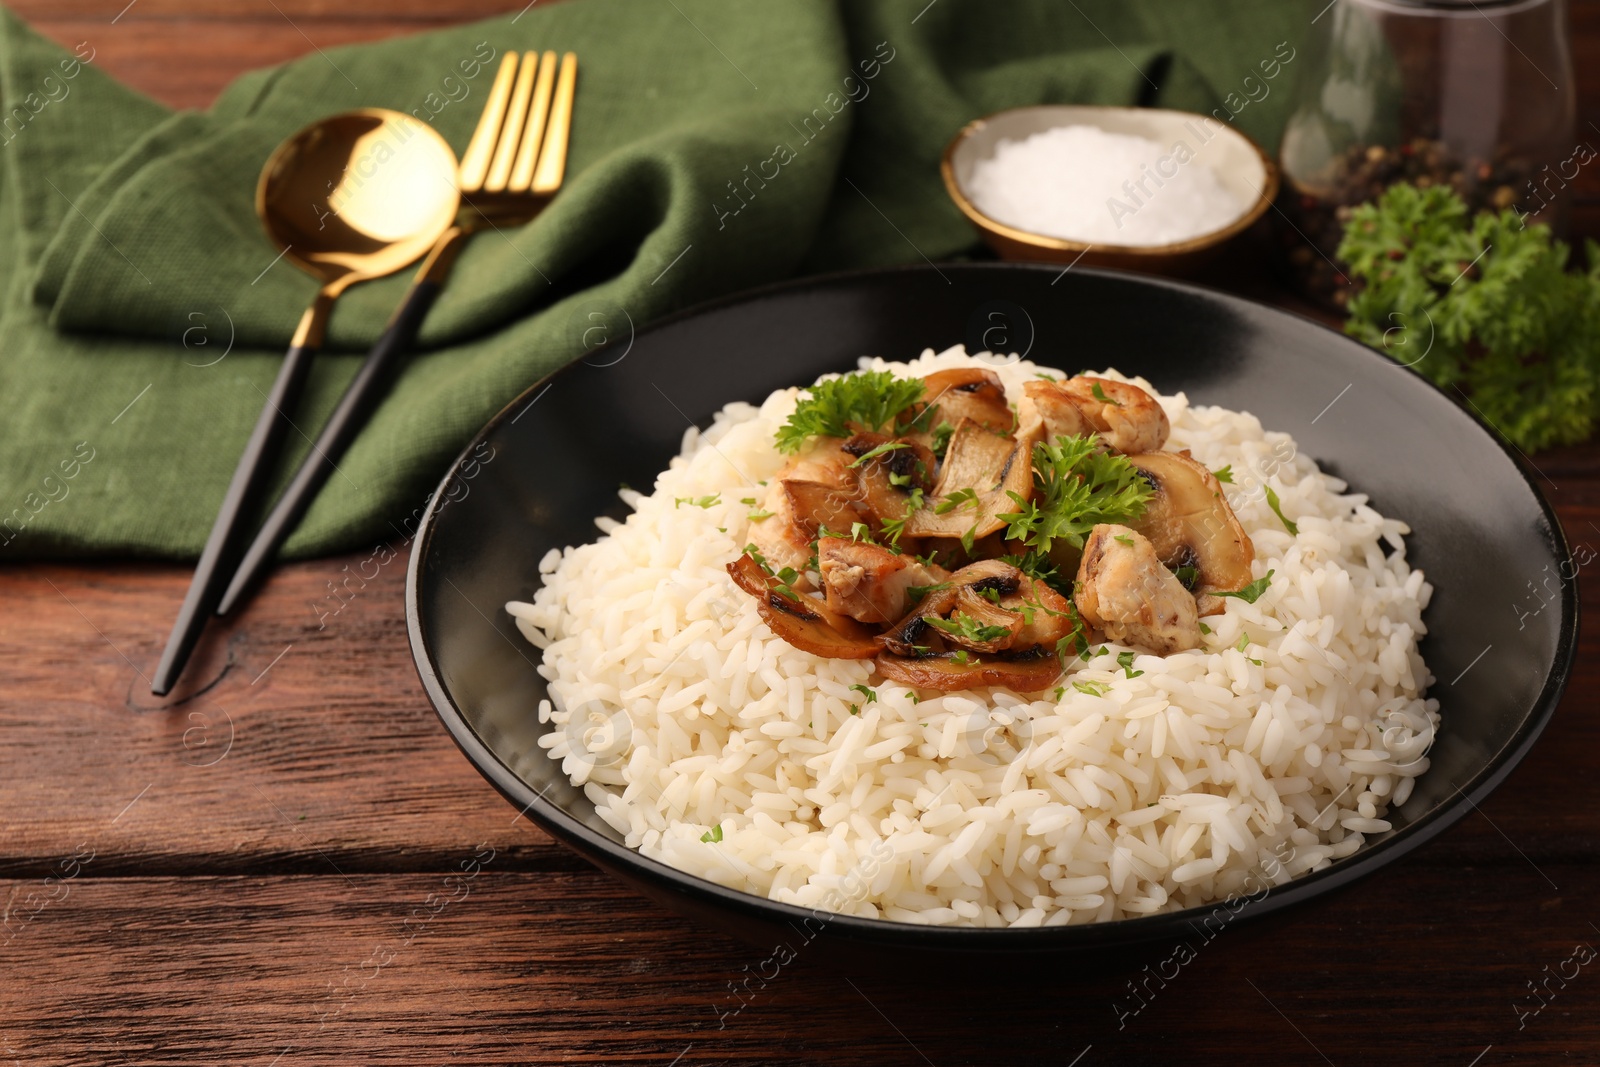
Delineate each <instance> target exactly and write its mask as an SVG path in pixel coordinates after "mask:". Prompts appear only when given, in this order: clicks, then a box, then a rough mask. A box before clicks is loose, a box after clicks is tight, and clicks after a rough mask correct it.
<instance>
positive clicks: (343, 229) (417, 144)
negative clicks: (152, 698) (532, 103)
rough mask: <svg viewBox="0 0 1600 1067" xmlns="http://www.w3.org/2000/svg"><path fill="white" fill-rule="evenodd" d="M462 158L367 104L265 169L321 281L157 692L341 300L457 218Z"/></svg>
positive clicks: (290, 232)
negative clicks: (458, 168) (458, 159)
mask: <svg viewBox="0 0 1600 1067" xmlns="http://www.w3.org/2000/svg"><path fill="white" fill-rule="evenodd" d="M459 202H460V194H459V193H458V192H457V189H456V157H455V153H454V152H453V151H451V149H450V146H449V144H447V143H446V142H445V140H444V138H442V137H440V136H439V134H438V133H436V132H435V131H434V130H433V128H432V127H431V126H429V125H427V124H426V123H423V122H419V121H417V120H416V119H414V118H412V117H411V116H409V115H404V114H401V113H400V112H398V111H387V110H383V109H380V108H363V109H361V110H358V111H348V112H345V113H344V114H340V115H334V116H332V117H331V118H326V119H323V120H322V121H320V122H317V123H314V124H312V125H310V126H307V127H306V128H305V129H303V130H301V131H300V132H299V133H297V134H295V135H294V136H292V137H290V138H289V139H288V140H287V141H285V142H284V143H283V144H282V145H280V146H279V147H278V149H277V151H275V152H273V154H272V157H271V158H270V159H268V160H267V164H266V166H265V167H264V168H263V169H262V171H261V180H260V183H259V184H258V185H257V187H256V212H257V214H259V215H260V216H261V222H262V225H263V226H265V227H266V230H267V235H268V236H269V237H271V238H272V240H273V242H274V243H276V244H277V245H278V247H280V248H281V249H282V250H283V252H282V258H284V259H287V260H288V261H289V262H291V263H293V264H294V265H295V266H297V267H299V268H300V269H301V270H303V271H305V272H306V273H308V274H310V275H311V276H312V277H314V278H316V279H317V280H318V281H319V282H321V283H322V287H321V288H320V289H319V290H318V291H317V296H316V299H315V300H313V301H312V304H311V306H310V307H309V308H307V309H306V313H305V315H304V316H303V317H302V318H301V319H300V325H299V327H298V328H297V329H296V330H295V333H294V340H293V342H291V344H290V346H289V352H288V355H286V356H285V357H284V361H283V366H282V368H281V369H280V370H279V371H278V378H277V381H276V382H274V383H273V386H272V393H271V395H270V396H268V398H267V404H266V406H265V407H264V408H262V410H261V416H260V418H259V419H258V420H257V421H256V427H255V430H254V431H252V432H251V434H250V441H249V443H248V444H247V445H246V446H245V451H244V455H243V457H241V458H240V460H239V465H238V467H237V468H236V469H235V470H234V472H233V480H232V481H231V482H230V483H229V484H228V491H227V494H226V495H225V496H224V497H223V500H222V509H221V511H219V512H218V514H217V519H216V522H215V524H214V525H213V526H212V527H211V534H210V536H209V537H207V538H206V546H205V549H204V550H203V551H202V552H201V554H200V562H199V564H198V565H197V566H196V567H195V572H194V578H193V579H192V580H191V581H190V584H189V592H188V594H187V595H186V596H185V597H184V600H183V607H182V608H181V609H180V610H179V612H178V619H177V622H176V623H175V624H174V625H173V628H172V635H171V636H170V637H169V638H168V639H167V647H166V651H165V652H163V653H162V656H161V664H160V666H159V667H157V668H156V675H155V682H154V684H153V685H152V686H151V690H152V691H153V692H154V693H155V694H156V695H157V696H164V695H166V693H167V692H168V691H170V690H171V688H172V685H173V683H174V682H175V681H177V678H178V675H179V674H180V673H181V672H182V671H183V666H184V663H185V662H187V660H188V658H189V654H190V653H191V652H192V651H193V650H194V646H195V643H196V642H197V641H198V640H199V638H200V631H201V629H202V628H203V627H204V626H205V621H206V619H207V617H209V616H210V615H211V613H212V612H213V611H214V610H215V609H216V606H217V601H218V600H219V598H220V597H221V595H222V591H223V588H224V586H225V584H226V582H227V580H228V578H229V576H230V575H231V574H232V571H233V566H234V564H235V562H236V561H237V560H236V557H237V555H238V552H239V549H240V547H241V546H240V543H239V542H240V535H241V534H242V533H244V532H245V531H244V529H243V527H242V521H243V520H244V518H245V517H246V516H248V515H249V514H250V513H251V511H252V510H253V509H254V507H255V505H256V504H257V503H258V502H259V501H258V498H259V496H260V494H261V491H262V489H264V488H265V485H266V482H267V476H268V475H269V474H270V473H271V470H272V466H273V461H274V460H275V459H276V458H277V454H278V451H279V448H280V446H281V445H282V442H283V438H284V434H285V432H286V431H287V430H288V428H289V426H290V423H289V412H290V411H291V410H293V407H294V404H295V401H296V400H297V399H298V397H299V395H300V391H301V388H302V386H303V385H304V384H305V379H306V374H307V373H308V372H309V370H310V369H311V360H312V357H313V356H315V355H316V353H317V350H318V349H320V348H321V347H322V338H323V333H324V331H325V329H326V326H327V322H328V315H329V313H330V312H331V311H332V310H333V304H334V301H336V300H337V299H338V298H339V295H340V294H341V293H343V292H344V291H345V290H346V289H348V288H349V287H350V286H352V285H354V284H356V283H357V282H363V281H368V280H370V279H372V278H381V277H383V276H384V275H386V274H393V273H394V272H395V271H398V270H401V269H402V268H404V267H406V266H409V265H410V264H411V263H413V262H415V261H416V260H418V259H419V258H421V257H422V255H423V253H425V252H427V251H428V249H429V248H431V247H432V246H433V244H434V242H435V241H437V240H438V239H439V237H440V235H442V234H443V233H444V232H445V230H447V229H449V227H450V226H451V224H452V223H453V222H454V221H455V217H456V210H457V208H458V206H459Z"/></svg>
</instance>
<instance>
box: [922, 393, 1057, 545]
mask: <svg viewBox="0 0 1600 1067" xmlns="http://www.w3.org/2000/svg"><path fill="white" fill-rule="evenodd" d="M1036 429H1037V428H1035V431H1036ZM1038 441H1039V437H1038V434H1037V432H1032V433H1024V434H1019V435H1018V436H1016V437H999V436H997V435H995V434H993V433H991V432H990V431H988V430H986V429H984V428H983V427H982V426H980V425H979V424H978V423H976V422H973V421H972V420H971V419H962V420H961V422H960V424H959V425H957V426H956V431H955V433H954V434H952V435H951V437H950V448H949V450H948V451H947V452H946V453H945V457H944V467H943V468H942V469H941V470H940V471H939V484H938V485H937V486H936V487H935V490H934V495H933V497H932V498H930V499H929V500H928V501H927V503H926V505H925V506H924V507H922V508H920V509H919V510H918V511H917V512H916V513H915V514H913V515H912V516H911V518H910V519H909V520H907V522H906V533H907V534H910V535H911V536H913V537H954V538H962V537H966V538H968V539H976V538H979V537H987V536H988V535H989V534H992V533H995V532H997V531H999V530H1002V529H1005V526H1006V524H1005V522H1003V521H1002V520H1001V519H1000V518H999V516H1001V515H1003V514H1006V513H1007V512H1012V511H1015V510H1017V501H1016V499H1015V498H1014V497H1013V496H1012V495H1011V494H1013V493H1015V494H1016V496H1017V497H1020V498H1022V499H1023V500H1029V499H1031V498H1032V497H1033V446H1034V445H1035V444H1037V443H1038Z"/></svg>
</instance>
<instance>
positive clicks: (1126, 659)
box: [1117, 652, 1144, 678]
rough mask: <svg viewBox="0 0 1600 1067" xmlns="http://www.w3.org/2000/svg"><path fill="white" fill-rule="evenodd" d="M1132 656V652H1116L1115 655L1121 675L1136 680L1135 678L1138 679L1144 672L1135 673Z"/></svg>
mask: <svg viewBox="0 0 1600 1067" xmlns="http://www.w3.org/2000/svg"><path fill="white" fill-rule="evenodd" d="M1134 655H1135V653H1133V652H1118V653H1117V666H1119V667H1121V668H1122V671H1123V673H1124V674H1126V675H1127V676H1128V677H1129V678H1137V677H1139V675H1141V674H1143V673H1144V671H1136V670H1134V669H1133V657H1134Z"/></svg>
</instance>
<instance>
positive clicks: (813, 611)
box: [728, 554, 879, 659]
mask: <svg viewBox="0 0 1600 1067" xmlns="http://www.w3.org/2000/svg"><path fill="white" fill-rule="evenodd" d="M728 574H729V575H730V576H731V577H732V578H733V581H734V584H735V585H737V586H738V587H739V588H740V589H743V590H744V591H745V592H747V593H751V594H752V595H754V596H755V598H756V610H757V611H759V612H760V613H761V619H762V621H763V622H765V623H766V624H767V626H768V627H770V628H771V630H772V632H773V633H775V634H777V635H778V636H779V637H781V638H783V639H784V640H785V641H787V642H789V643H790V644H791V645H793V646H794V647H795V648H798V649H800V650H801V651H802V652H810V653H811V654H812V655H814V656H822V657H824V658H827V659H870V658H872V657H873V656H875V655H877V654H878V652H879V646H878V645H877V644H876V643H875V642H874V641H873V640H872V631H871V630H869V629H867V628H866V627H865V626H862V625H861V624H860V623H858V622H856V621H855V620H854V619H851V618H847V617H846V616H844V615H841V614H839V613H838V612H836V611H834V610H832V609H831V608H829V607H828V606H827V605H826V604H824V603H823V602H822V601H820V600H817V599H816V598H814V597H809V596H805V595H803V594H796V595H794V596H790V595H788V593H786V592H784V591H780V590H779V588H778V585H779V584H781V583H779V582H778V581H777V580H776V579H775V578H773V577H771V576H770V575H768V574H767V573H766V572H765V571H764V570H762V568H761V565H760V564H759V563H757V562H756V561H755V559H754V558H753V557H752V556H750V555H748V554H746V555H743V556H740V557H739V558H738V559H736V560H734V561H733V562H732V563H730V564H728Z"/></svg>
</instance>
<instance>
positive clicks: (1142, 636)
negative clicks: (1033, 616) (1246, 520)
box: [1076, 523, 1200, 656]
mask: <svg viewBox="0 0 1600 1067" xmlns="http://www.w3.org/2000/svg"><path fill="white" fill-rule="evenodd" d="M1078 583H1079V584H1078V594H1077V597H1076V600H1077V604H1078V612H1079V614H1081V615H1082V616H1083V621H1084V622H1086V623H1088V624H1089V625H1091V626H1094V627H1097V628H1098V629H1100V630H1103V631H1104V632H1105V635H1106V637H1108V638H1110V639H1111V640H1113V641H1118V642H1121V643H1122V644H1125V645H1135V646H1137V647H1139V648H1145V649H1149V650H1150V651H1151V652H1155V653H1157V654H1158V655H1163V656H1164V655H1167V654H1169V653H1172V652H1183V651H1185V650H1187V649H1191V648H1199V647H1200V617H1199V615H1198V614H1197V613H1196V611H1195V603H1194V597H1192V596H1190V595H1189V591H1188V590H1187V589H1185V588H1184V587H1183V583H1182V582H1180V581H1178V579H1177V578H1175V577H1174V576H1173V574H1172V572H1171V571H1169V570H1167V568H1166V567H1165V566H1164V565H1163V564H1162V562H1161V560H1160V559H1159V558H1158V557H1157V556H1156V550H1155V548H1154V547H1153V546H1152V545H1151V544H1150V541H1149V540H1148V539H1147V538H1145V537H1144V536H1143V535H1142V534H1139V533H1136V532H1135V531H1133V530H1131V529H1129V528H1128V527H1126V526H1117V525H1114V524H1110V523H1107V524H1103V525H1100V526H1096V527H1095V528H1094V529H1093V530H1092V531H1090V533H1089V540H1088V543H1087V544H1085V545H1084V549H1083V562H1082V563H1081V564H1079V565H1078Z"/></svg>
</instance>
